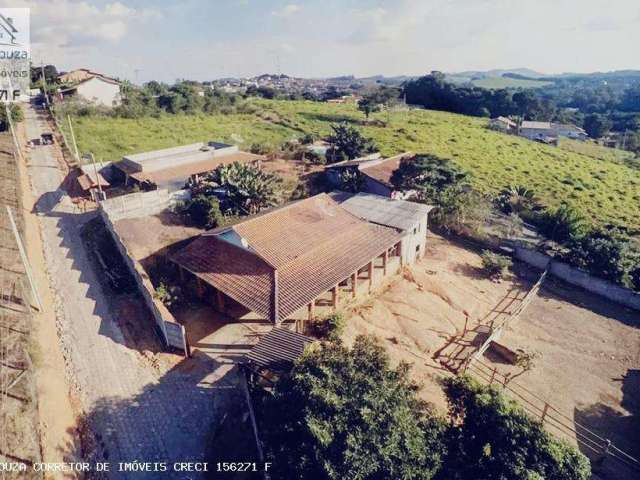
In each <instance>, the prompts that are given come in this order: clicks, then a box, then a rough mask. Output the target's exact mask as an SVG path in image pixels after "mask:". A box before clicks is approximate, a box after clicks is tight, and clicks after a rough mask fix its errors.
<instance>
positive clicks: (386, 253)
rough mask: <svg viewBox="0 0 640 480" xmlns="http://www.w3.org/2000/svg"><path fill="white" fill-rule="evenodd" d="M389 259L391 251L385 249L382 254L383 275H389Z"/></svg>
mask: <svg viewBox="0 0 640 480" xmlns="http://www.w3.org/2000/svg"><path fill="white" fill-rule="evenodd" d="M388 260H389V251H388V250H385V251H384V253H383V254H382V275H384V276H385V277H386V276H387V262H388Z"/></svg>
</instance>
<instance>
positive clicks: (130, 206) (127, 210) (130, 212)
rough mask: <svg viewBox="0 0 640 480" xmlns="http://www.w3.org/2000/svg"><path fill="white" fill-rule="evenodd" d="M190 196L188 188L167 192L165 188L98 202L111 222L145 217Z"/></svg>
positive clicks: (183, 200)
mask: <svg viewBox="0 0 640 480" xmlns="http://www.w3.org/2000/svg"><path fill="white" fill-rule="evenodd" d="M190 198H191V194H190V192H189V190H178V191H175V192H169V191H168V190H166V189H158V190H152V191H150V192H136V193H130V194H128V195H122V196H120V197H115V198H109V199H107V200H104V201H102V202H100V208H101V209H102V210H103V211H106V212H107V213H108V215H109V218H110V219H111V221H112V222H117V221H118V220H122V219H123V218H136V217H147V216H149V215H156V214H158V213H160V212H161V211H163V210H165V209H167V208H170V207H172V206H174V205H176V204H177V203H178V202H185V201H187V200H189V199H190Z"/></svg>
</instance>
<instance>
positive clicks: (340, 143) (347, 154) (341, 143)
mask: <svg viewBox="0 0 640 480" xmlns="http://www.w3.org/2000/svg"><path fill="white" fill-rule="evenodd" d="M331 129H332V130H333V133H332V134H331V135H330V136H329V139H328V140H329V143H331V148H330V149H329V150H327V155H326V156H327V162H328V163H334V162H339V161H341V160H345V159H349V160H352V159H354V158H359V157H362V156H364V155H367V154H369V153H373V152H375V151H376V146H375V145H374V143H373V140H371V139H370V138H366V137H364V136H363V135H362V134H361V133H360V132H359V131H358V130H357V129H355V128H354V127H352V126H350V125H348V124H346V123H340V124H337V125H331Z"/></svg>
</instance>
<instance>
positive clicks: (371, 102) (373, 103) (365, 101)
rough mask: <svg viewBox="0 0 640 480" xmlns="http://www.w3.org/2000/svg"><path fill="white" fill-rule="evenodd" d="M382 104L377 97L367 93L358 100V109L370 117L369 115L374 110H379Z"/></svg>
mask: <svg viewBox="0 0 640 480" xmlns="http://www.w3.org/2000/svg"><path fill="white" fill-rule="evenodd" d="M380 109H381V105H380V103H379V102H378V100H377V98H375V97H373V96H371V95H367V96H364V97H362V98H361V99H360V100H358V110H360V111H361V112H363V113H364V116H365V117H366V118H367V119H369V115H371V114H372V113H373V112H379V111H380Z"/></svg>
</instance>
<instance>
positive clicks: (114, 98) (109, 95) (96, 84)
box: [77, 77, 120, 107]
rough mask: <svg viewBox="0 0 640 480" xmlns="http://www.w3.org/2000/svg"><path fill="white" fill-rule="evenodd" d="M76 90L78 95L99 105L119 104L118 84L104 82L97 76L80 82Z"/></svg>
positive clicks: (111, 105)
mask: <svg viewBox="0 0 640 480" xmlns="http://www.w3.org/2000/svg"><path fill="white" fill-rule="evenodd" d="M77 90H78V95H80V96H82V97H84V98H86V99H87V100H89V101H91V102H94V103H97V104H99V105H105V106H107V107H113V106H114V105H119V104H120V85H117V84H114V83H111V82H105V81H103V80H100V79H99V78H98V77H93V78H92V79H91V80H88V81H86V82H85V83H81V84H80V85H78V87H77Z"/></svg>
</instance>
